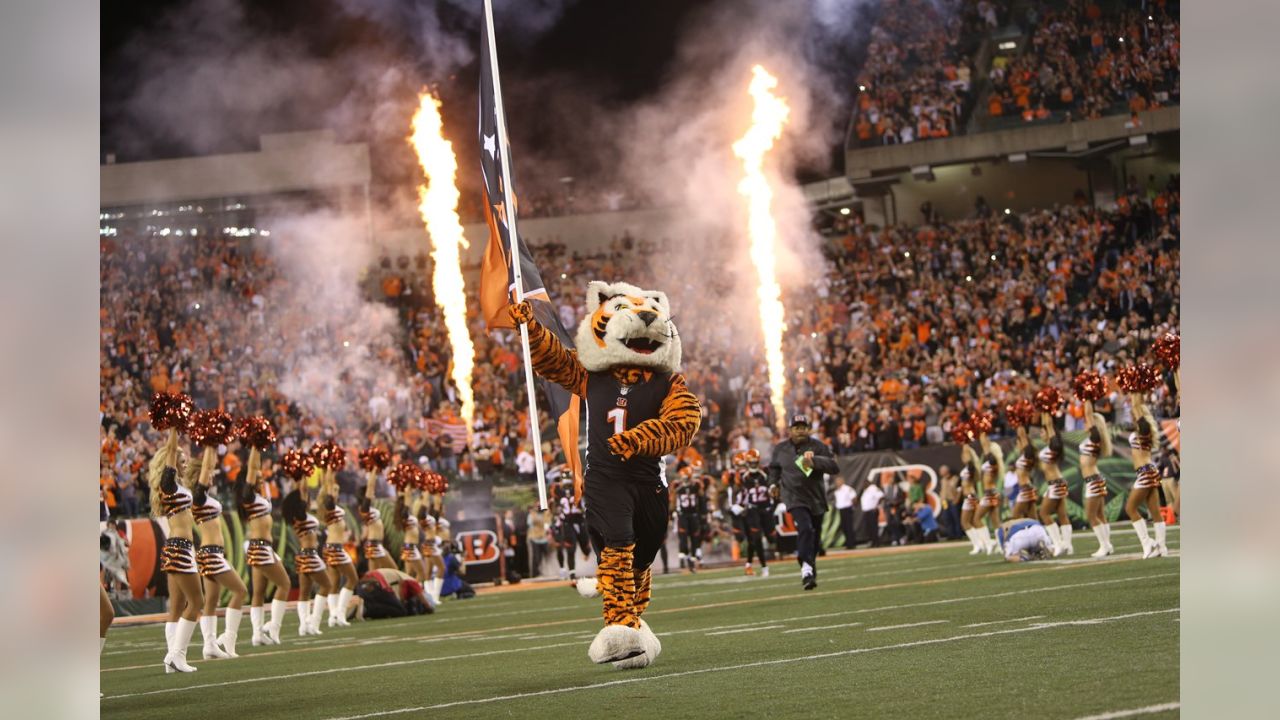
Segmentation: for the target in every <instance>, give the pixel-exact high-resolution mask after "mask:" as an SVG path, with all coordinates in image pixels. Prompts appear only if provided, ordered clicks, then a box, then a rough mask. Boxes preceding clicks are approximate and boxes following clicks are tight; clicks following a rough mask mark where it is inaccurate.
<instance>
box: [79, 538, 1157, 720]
mask: <svg viewBox="0 0 1280 720" xmlns="http://www.w3.org/2000/svg"><path fill="white" fill-rule="evenodd" d="M1116 530H1117V531H1119V530H1120V526H1119V525H1117V526H1116ZM1171 530H1172V532H1170V538H1169V540H1170V541H1169V546H1170V548H1171V549H1173V550H1174V551H1175V553H1176V551H1177V548H1178V546H1179V543H1178V539H1179V533H1178V532H1177V531H1176V529H1171ZM1113 540H1114V543H1115V545H1116V549H1117V552H1118V553H1119V554H1118V555H1117V556H1113V557H1112V558H1108V559H1107V560H1106V561H1098V560H1094V559H1091V558H1089V557H1088V554H1089V553H1091V552H1093V550H1094V549H1095V548H1096V547H1097V545H1096V543H1095V541H1094V540H1093V538H1092V536H1091V535H1089V534H1087V533H1079V534H1077V536H1076V541H1075V545H1076V555H1075V556H1074V557H1071V558H1063V559H1060V560H1057V561H1045V562H1040V563H1029V564H1021V565H1014V564H1009V563H1005V562H1003V561H1001V560H999V559H997V558H995V557H986V556H975V557H970V556H969V555H968V554H967V552H968V548H969V545H968V543H963V544H959V543H953V544H948V545H945V546H935V547H932V548H929V549H924V550H916V551H911V552H888V553H880V554H870V553H855V554H853V555H849V556H845V557H840V558H834V557H832V558H824V559H822V560H820V561H819V587H818V588H817V589H816V590H814V591H812V592H803V591H802V590H801V589H800V583H799V572H798V569H797V568H796V565H795V562H794V560H789V561H784V562H779V563H777V564H775V565H774V566H773V568H772V569H773V575H772V576H771V577H769V578H761V577H758V576H756V577H745V576H743V575H742V571H741V569H734V570H715V571H706V572H702V573H699V574H697V575H694V576H690V575H684V574H681V575H677V574H671V575H666V576H660V577H658V578H657V579H655V587H654V601H653V604H652V605H651V606H650V608H649V611H648V612H647V613H646V614H645V618H646V619H647V620H648V621H649V623H650V625H651V626H652V627H653V629H654V631H655V632H657V633H658V635H659V637H660V638H661V640H662V642H663V652H662V655H661V657H660V658H659V659H658V661H657V662H656V663H655V664H654V665H652V666H650V667H649V668H647V669H644V670H638V671H629V672H623V671H618V670H614V669H613V668H612V667H610V666H607V665H604V666H599V665H593V664H592V663H591V662H590V661H589V660H587V656H586V649H587V645H588V643H589V642H590V639H591V637H592V636H593V634H594V633H595V631H596V630H597V629H598V627H599V625H600V616H599V600H598V599H597V600H586V599H582V598H580V597H578V595H577V593H576V592H574V591H573V590H571V589H569V588H568V587H566V585H565V584H560V583H557V584H555V586H554V587H553V586H540V587H538V588H537V589H530V590H521V591H513V592H494V593H490V594H484V593H482V594H481V595H479V596H478V597H476V598H474V599H472V600H466V601H455V600H447V601H445V603H444V605H443V607H442V608H441V609H440V610H439V611H438V612H437V613H436V614H435V615H432V616H426V617H416V618H407V619H403V620H379V621H373V622H365V623H357V624H355V625H353V626H352V627H349V628H334V629H329V628H325V630H324V633H325V634H324V635H323V636H322V637H319V638H299V637H298V636H297V616H296V615H295V614H294V613H293V612H292V611H290V614H289V618H288V620H287V621H286V622H285V632H284V635H283V637H284V644H283V645H279V646H271V647H262V648H254V647H250V644H249V635H250V629H249V619H248V617H247V615H248V613H247V612H246V617H245V619H244V621H243V626H242V628H241V636H240V643H239V651H240V654H241V657H240V658H239V659H237V660H213V661H202V660H200V659H199V658H200V633H199V631H198V630H197V631H196V634H195V637H194V638H193V640H192V646H191V650H190V652H189V653H188V657H189V658H190V659H191V660H192V661H193V663H194V664H195V665H196V666H197V667H199V672H196V673H191V674H186V675H179V674H172V675H165V674H164V670H163V668H162V667H161V664H160V659H161V657H162V656H163V654H164V650H163V645H164V639H163V632H162V629H161V628H160V627H159V626H157V625H152V626H145V627H130V628H117V629H113V630H112V631H111V632H110V634H109V635H108V639H107V645H106V649H105V651H104V652H103V657H102V668H103V670H102V674H101V679H102V691H103V692H104V693H105V694H106V697H105V698H104V699H103V700H102V717H103V718H130V719H131V720H132V719H137V720H143V719H145V718H164V719H165V720H170V719H171V718H173V717H174V716H175V714H183V715H195V716H199V717H204V716H210V717H226V718H232V717H236V718H293V719H298V720H310V719H312V718H315V719H317V720H319V719H323V718H363V717H384V716H390V717H416V716H428V715H430V716H434V717H448V718H451V719H452V718H482V717H483V718H490V717H521V718H529V717H558V718H563V719H568V718H580V717H590V716H593V715H598V714H599V713H601V712H602V711H603V710H604V707H607V708H608V709H607V712H609V713H610V714H611V715H613V716H616V717H620V718H631V717H645V718H652V717H659V718H661V719H662V720H672V719H674V718H707V717H735V718H740V717H770V718H793V717H794V718H835V717H851V716H855V715H857V716H868V715H871V714H872V713H894V714H895V715H896V714H897V713H903V714H904V715H903V716H904V717H913V716H915V717H918V716H937V715H942V714H947V715H950V716H953V717H974V716H978V715H981V716H982V717H984V718H993V717H1022V718H1027V717H1035V718H1041V717H1044V718H1080V717H1088V716H1094V715H1104V714H1106V716H1107V717H1122V716H1127V714H1116V715H1111V714H1110V713H1124V711H1136V710H1141V711H1142V713H1141V716H1142V717H1147V718H1162V717H1175V716H1177V714H1178V710H1177V705H1176V703H1177V701H1178V697H1179V694H1178V669H1179V668H1178V638H1179V624H1178V622H1179V610H1178V607H1179V599H1178V583H1179V576H1180V560H1179V558H1178V557H1177V556H1176V554H1175V556H1173V557H1167V558H1157V559H1152V560H1146V561H1143V560H1141V559H1140V556H1139V555H1136V554H1135V552H1136V551H1137V545H1138V543H1137V539H1136V538H1135V537H1134V536H1133V535H1132V534H1122V533H1120V532H1117V533H1116V534H1115V536H1114V537H1113ZM602 706H604V707H602ZM1160 707H1163V708H1164V709H1158V708H1160Z"/></svg>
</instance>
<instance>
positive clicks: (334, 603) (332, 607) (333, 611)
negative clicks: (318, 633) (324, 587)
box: [326, 593, 339, 627]
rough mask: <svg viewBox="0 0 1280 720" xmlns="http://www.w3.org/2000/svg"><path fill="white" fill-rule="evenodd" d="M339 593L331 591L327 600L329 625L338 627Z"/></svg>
mask: <svg viewBox="0 0 1280 720" xmlns="http://www.w3.org/2000/svg"><path fill="white" fill-rule="evenodd" d="M338 594H339V593H329V596H328V600H327V601H326V602H328V603H329V627H338Z"/></svg>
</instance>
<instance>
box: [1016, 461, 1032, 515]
mask: <svg viewBox="0 0 1280 720" xmlns="http://www.w3.org/2000/svg"><path fill="white" fill-rule="evenodd" d="M1015 466H1016V467H1017V468H1018V469H1019V470H1022V471H1025V472H1027V473H1028V474H1030V472H1031V469H1032V468H1033V467H1035V461H1034V460H1028V459H1027V457H1026V456H1025V455H1019V456H1018V461H1017V463H1016V464H1015ZM1035 501H1036V489H1035V487H1034V486H1033V485H1030V484H1027V485H1023V484H1022V483H1018V499H1017V502H1020V503H1024V502H1029V503H1033V502H1035Z"/></svg>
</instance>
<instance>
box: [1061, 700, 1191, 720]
mask: <svg viewBox="0 0 1280 720" xmlns="http://www.w3.org/2000/svg"><path fill="white" fill-rule="evenodd" d="M1180 707H1182V703H1177V702H1169V703H1162V704H1160V705H1148V706H1146V707H1140V708H1133V709H1132V710H1113V711H1112V712H1107V713H1102V714H1101V715H1087V716H1085V717H1082V718H1076V720H1113V718H1124V717H1132V716H1134V715H1149V714H1151V713H1158V712H1164V711H1165V710H1177V709H1178V708H1180Z"/></svg>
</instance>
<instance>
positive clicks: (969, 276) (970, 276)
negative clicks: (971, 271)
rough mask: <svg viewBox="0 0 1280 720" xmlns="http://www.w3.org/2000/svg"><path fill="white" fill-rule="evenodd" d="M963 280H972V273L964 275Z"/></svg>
mask: <svg viewBox="0 0 1280 720" xmlns="http://www.w3.org/2000/svg"><path fill="white" fill-rule="evenodd" d="M964 281H965V282H973V276H972V275H965V276H964Z"/></svg>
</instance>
